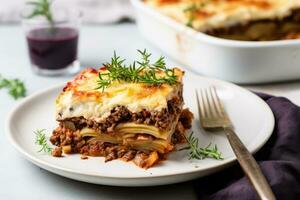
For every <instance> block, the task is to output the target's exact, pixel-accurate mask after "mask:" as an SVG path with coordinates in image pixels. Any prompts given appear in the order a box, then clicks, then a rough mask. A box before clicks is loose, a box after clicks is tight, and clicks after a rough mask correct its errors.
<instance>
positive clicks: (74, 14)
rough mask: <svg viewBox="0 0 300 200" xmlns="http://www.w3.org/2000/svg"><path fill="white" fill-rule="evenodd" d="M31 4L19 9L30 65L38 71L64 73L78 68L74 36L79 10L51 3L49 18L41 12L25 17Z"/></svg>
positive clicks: (76, 43) (69, 72)
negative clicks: (50, 17)
mask: <svg viewBox="0 0 300 200" xmlns="http://www.w3.org/2000/svg"><path fill="white" fill-rule="evenodd" d="M32 9H33V8H32V7H26V8H25V9H24V11H23V13H22V16H23V21H22V24H23V28H24V30H25V34H26V40H27V44H28V53H29V57H30V62H31V67H32V69H33V71H34V72H35V73H36V74H39V75H48V76H51V75H53V76H54V75H65V74H73V73H76V72H78V71H79V69H80V63H79V61H78V57H77V52H78V38H79V27H80V18H81V13H80V12H79V11H78V10H74V9H69V8H63V7H53V8H52V10H51V11H52V16H53V22H52V23H51V22H49V21H47V19H46V18H45V17H44V16H35V17H33V18H28V16H29V14H30V13H31V12H32Z"/></svg>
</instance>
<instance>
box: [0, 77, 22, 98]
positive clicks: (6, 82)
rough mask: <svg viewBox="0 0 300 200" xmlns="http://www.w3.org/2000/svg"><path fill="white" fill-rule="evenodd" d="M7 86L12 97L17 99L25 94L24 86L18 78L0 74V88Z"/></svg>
mask: <svg viewBox="0 0 300 200" xmlns="http://www.w3.org/2000/svg"><path fill="white" fill-rule="evenodd" d="M2 88H7V89H8V93H9V94H10V95H11V96H12V97H13V98H14V99H18V98H21V97H25V96H26V88H25V85H24V83H23V82H22V81H20V80H19V79H6V78H4V77H2V76H1V74H0V89H2Z"/></svg>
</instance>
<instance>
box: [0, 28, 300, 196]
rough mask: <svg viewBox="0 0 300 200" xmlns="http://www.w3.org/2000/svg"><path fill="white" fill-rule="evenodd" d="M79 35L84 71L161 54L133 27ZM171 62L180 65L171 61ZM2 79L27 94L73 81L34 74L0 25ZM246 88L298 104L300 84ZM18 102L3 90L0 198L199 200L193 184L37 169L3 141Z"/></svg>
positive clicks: (16, 33) (19, 37)
mask: <svg viewBox="0 0 300 200" xmlns="http://www.w3.org/2000/svg"><path fill="white" fill-rule="evenodd" d="M81 30H82V31H81V35H80V45H79V59H80V61H81V63H82V65H83V66H95V67H96V66H99V65H100V64H101V63H103V62H105V61H107V60H108V59H110V57H111V55H112V53H113V50H116V51H117V52H118V54H120V55H121V56H123V57H126V58H128V59H134V58H135V56H136V51H135V50H136V49H144V48H147V49H148V50H149V51H150V52H152V53H153V55H154V56H158V55H161V54H162V53H161V52H160V51H159V50H158V49H156V48H155V47H153V46H152V45H151V44H149V43H147V42H146V41H144V40H143V38H142V36H141V35H140V34H139V32H138V30H137V28H136V26H135V25H134V24H130V23H124V24H120V25H105V26H83V27H82V29H81ZM167 63H168V64H169V65H170V66H173V65H174V64H176V62H174V61H172V60H171V59H168V58H167ZM177 65H179V64H178V63H177ZM0 74H2V75H3V76H5V77H11V78H15V77H16V78H20V79H21V80H24V82H25V84H26V87H27V89H28V95H30V94H32V93H34V92H36V91H38V90H41V89H43V88H46V87H49V86H51V85H53V84H58V83H62V82H65V81H66V80H68V79H70V78H71V77H55V78H53V77H40V76H36V75H34V74H33V73H32V72H31V69H30V65H29V60H28V54H27V49H26V43H25V39H24V34H23V31H22V29H21V26H18V25H0ZM247 87H248V88H250V89H253V90H256V91H263V92H268V93H270V94H274V95H281V96H285V97H288V98H290V99H291V100H292V101H293V102H295V103H296V104H298V105H300V82H290V83H286V84H283V83H282V84H269V85H256V86H247ZM16 102H17V101H14V100H13V99H12V98H11V97H10V96H8V95H7V92H6V91H5V90H0V199H5V200H9V199H30V200H34V199H45V200H46V199H70V200H77V199H78V200H79V199H137V200H138V199H139V200H140V199H143V200H147V199H151V200H152V199H165V200H168V199H172V200H173V199H196V195H195V192H194V189H193V185H192V183H190V182H187V183H181V184H175V185H167V186H159V187H146V188H122V187H110V186H101V185H93V184H88V183H82V182H78V181H74V180H70V179H67V178H64V177H60V176H58V175H54V174H52V173H50V172H47V171H45V170H43V169H40V168H38V167H36V166H35V165H33V164H31V163H30V162H28V161H26V160H25V159H24V158H23V157H22V156H21V155H20V154H19V153H18V152H17V151H16V150H15V149H13V147H12V146H11V145H10V144H9V143H8V141H7V139H6V137H5V133H4V121H5V119H6V116H7V114H8V113H9V111H10V109H11V108H12V107H13V106H14V105H15V104H16Z"/></svg>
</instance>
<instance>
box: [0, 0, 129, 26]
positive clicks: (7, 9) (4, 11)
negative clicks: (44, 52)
mask: <svg viewBox="0 0 300 200" xmlns="http://www.w3.org/2000/svg"><path fill="white" fill-rule="evenodd" d="M31 1H36V0H31ZM25 2H26V1H25V0H0V23H18V22H19V21H20V13H21V10H22V8H23V7H24V5H25ZM54 3H55V4H62V5H64V6H68V7H74V8H79V9H80V10H81V11H82V12H83V14H84V15H83V23H111V22H116V21H119V20H120V19H122V18H124V17H125V18H131V19H132V18H133V11H132V9H131V6H130V3H129V0H54Z"/></svg>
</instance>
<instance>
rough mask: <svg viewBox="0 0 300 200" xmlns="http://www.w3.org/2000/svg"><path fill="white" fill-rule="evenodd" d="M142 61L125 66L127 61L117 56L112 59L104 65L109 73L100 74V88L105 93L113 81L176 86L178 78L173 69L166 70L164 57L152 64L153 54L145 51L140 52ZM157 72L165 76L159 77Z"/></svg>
mask: <svg viewBox="0 0 300 200" xmlns="http://www.w3.org/2000/svg"><path fill="white" fill-rule="evenodd" d="M138 52H139V54H140V55H141V60H138V61H134V62H133V63H132V64H130V65H128V66H127V65H126V64H124V61H125V59H121V58H120V56H117V55H116V52H114V56H113V57H112V58H111V62H110V63H106V64H104V67H105V68H106V70H107V73H101V72H99V80H98V88H97V89H102V91H104V89H105V88H107V87H108V86H109V85H110V84H111V83H112V82H113V81H119V82H121V81H124V82H132V83H146V84H150V85H156V86H158V85H161V84H164V83H166V84H169V85H172V84H175V83H176V82H177V76H176V75H175V72H174V70H173V69H168V68H166V63H165V60H164V57H162V56H161V57H160V58H159V59H157V60H156V61H155V62H154V63H151V61H150V57H151V53H148V52H147V51H146V49H145V50H143V51H141V50H138ZM157 72H159V73H163V75H160V76H157Z"/></svg>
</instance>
